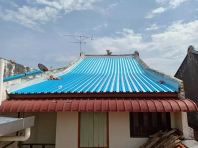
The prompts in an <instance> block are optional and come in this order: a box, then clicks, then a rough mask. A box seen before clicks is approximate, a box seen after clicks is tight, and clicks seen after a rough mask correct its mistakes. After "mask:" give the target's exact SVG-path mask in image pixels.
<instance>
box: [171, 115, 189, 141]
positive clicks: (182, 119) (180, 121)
mask: <svg viewBox="0 0 198 148" xmlns="http://www.w3.org/2000/svg"><path fill="white" fill-rule="evenodd" d="M171 127H172V128H177V129H179V130H180V131H182V132H183V134H184V137H185V138H188V137H189V136H190V135H189V134H190V133H189V127H188V119H187V113H186V112H175V113H171Z"/></svg>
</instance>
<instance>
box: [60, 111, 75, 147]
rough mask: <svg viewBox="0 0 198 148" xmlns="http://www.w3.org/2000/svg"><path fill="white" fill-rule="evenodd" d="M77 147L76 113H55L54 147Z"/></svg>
mask: <svg viewBox="0 0 198 148" xmlns="http://www.w3.org/2000/svg"><path fill="white" fill-rule="evenodd" d="M66 147H67V148H78V113H77V112H65V113H57V124H56V148H66Z"/></svg>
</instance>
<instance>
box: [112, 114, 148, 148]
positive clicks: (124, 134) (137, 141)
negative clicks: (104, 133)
mask: <svg viewBox="0 0 198 148" xmlns="http://www.w3.org/2000/svg"><path fill="white" fill-rule="evenodd" d="M146 141H147V138H130V123H129V113H127V112H111V113H109V146H110V148H138V147H139V146H140V145H142V144H143V143H144V142H146Z"/></svg>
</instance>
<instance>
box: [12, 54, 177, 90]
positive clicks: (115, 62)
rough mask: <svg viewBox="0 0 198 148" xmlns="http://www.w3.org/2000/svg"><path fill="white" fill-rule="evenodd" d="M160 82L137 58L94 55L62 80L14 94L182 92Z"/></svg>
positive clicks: (45, 83) (50, 81) (173, 86)
mask: <svg viewBox="0 0 198 148" xmlns="http://www.w3.org/2000/svg"><path fill="white" fill-rule="evenodd" d="M158 77H159V76H158ZM159 80H160V79H157V78H156V77H154V76H152V75H150V74H149V73H147V72H146V70H145V68H144V67H143V65H142V64H140V63H139V62H138V60H137V59H136V58H135V57H133V56H104V57H102V56H98V57H95V56H91V57H85V58H84V59H83V60H81V61H80V63H78V64H77V65H76V66H75V67H74V68H73V69H71V70H70V71H69V72H67V73H65V74H63V75H62V76H60V80H46V81H44V82H41V83H38V84H34V85H31V86H28V87H26V88H23V89H20V90H17V91H14V92H12V93H19V94H20V93H60V92H65V93H67V92H84V93H86V92H175V91H178V85H173V84H170V83H167V82H166V81H165V82H164V83H160V82H159ZM162 80H163V79H162Z"/></svg>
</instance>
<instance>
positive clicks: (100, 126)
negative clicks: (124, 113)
mask: <svg viewBox="0 0 198 148" xmlns="http://www.w3.org/2000/svg"><path fill="white" fill-rule="evenodd" d="M107 138H108V137H107V113H99V112H97V113H93V112H86V113H80V148H94V147H96V148H106V147H107V145H108V144H107Z"/></svg>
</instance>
